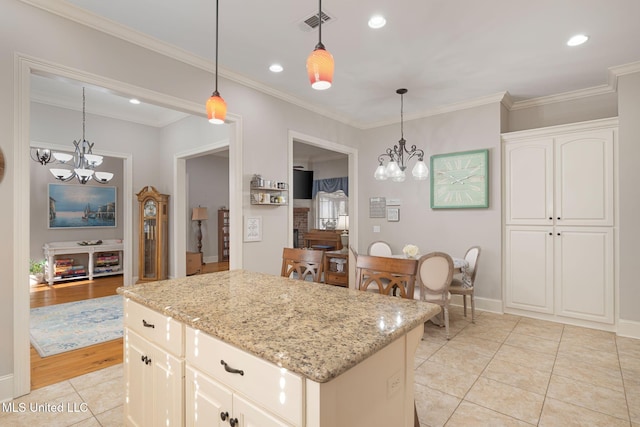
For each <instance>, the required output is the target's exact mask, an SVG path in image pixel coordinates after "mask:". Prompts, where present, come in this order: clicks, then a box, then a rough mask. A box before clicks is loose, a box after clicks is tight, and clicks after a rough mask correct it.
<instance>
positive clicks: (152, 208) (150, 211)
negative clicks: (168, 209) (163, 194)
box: [144, 200, 156, 216]
mask: <svg viewBox="0 0 640 427" xmlns="http://www.w3.org/2000/svg"><path fill="white" fill-rule="evenodd" d="M144 216H156V202H154V201H153V200H147V201H146V202H145V204H144Z"/></svg>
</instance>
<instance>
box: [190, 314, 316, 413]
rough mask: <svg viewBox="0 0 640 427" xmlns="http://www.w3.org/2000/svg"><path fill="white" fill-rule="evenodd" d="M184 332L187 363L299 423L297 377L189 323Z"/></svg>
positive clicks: (300, 392)
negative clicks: (194, 327)
mask: <svg viewBox="0 0 640 427" xmlns="http://www.w3.org/2000/svg"><path fill="white" fill-rule="evenodd" d="M185 335H186V346H185V347H186V355H185V358H186V361H187V363H188V364H189V365H191V366H193V367H195V368H197V369H198V370H200V371H202V372H204V373H206V374H208V375H209V376H211V377H212V378H213V379H215V380H217V381H219V382H221V383H222V384H225V385H226V386H228V387H229V388H231V389H233V390H234V391H235V392H238V393H241V394H242V395H244V396H245V397H246V398H247V399H249V400H250V401H253V402H255V403H257V404H258V405H260V406H261V407H263V408H265V409H267V410H269V411H271V412H272V413H273V414H275V415H277V416H279V417H280V418H282V419H283V420H285V421H287V422H289V423H291V424H293V425H302V424H303V397H304V394H303V382H302V378H301V377H299V376H298V375H296V374H293V373H291V372H289V371H288V370H286V369H284V368H280V367H278V366H276V365H274V364H273V363H270V362H267V361H265V360H263V359H260V358H258V357H256V356H254V355H252V354H249V353H247V352H245V351H243V350H240V349H239V348H237V347H234V346H232V345H230V344H227V343H225V342H223V341H221V340H219V339H217V338H214V337H212V336H211V335H207V334H206V333H204V332H202V331H199V330H197V329H193V328H191V327H189V326H187V327H186V332H185ZM223 362H224V363H226V367H225V365H224V364H223ZM234 370H235V371H234ZM229 371H232V372H229ZM237 371H242V373H240V372H237Z"/></svg>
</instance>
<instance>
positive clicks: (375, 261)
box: [356, 255, 417, 299]
mask: <svg viewBox="0 0 640 427" xmlns="http://www.w3.org/2000/svg"><path fill="white" fill-rule="evenodd" d="M416 266H417V262H416V260H414V259H405V258H387V257H378V256H370V255H358V258H357V259H356V283H357V285H358V289H360V290H361V291H366V290H368V288H369V287H372V288H374V289H375V288H377V290H378V291H379V292H380V293H381V294H383V295H389V294H390V293H391V292H392V290H393V289H394V288H396V289H398V291H399V292H400V296H401V297H402V298H409V299H413V293H414V290H415V284H416Z"/></svg>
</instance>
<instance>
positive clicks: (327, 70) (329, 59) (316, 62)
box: [307, 47, 334, 90]
mask: <svg viewBox="0 0 640 427" xmlns="http://www.w3.org/2000/svg"><path fill="white" fill-rule="evenodd" d="M333 68H334V63H333V55H331V54H330V53H329V52H328V51H327V50H326V49H325V48H324V47H316V48H315V49H314V51H313V52H311V55H309V57H308V58H307V73H308V74H309V82H311V87H312V88H314V89H316V90H325V89H329V88H330V87H331V83H332V82H333Z"/></svg>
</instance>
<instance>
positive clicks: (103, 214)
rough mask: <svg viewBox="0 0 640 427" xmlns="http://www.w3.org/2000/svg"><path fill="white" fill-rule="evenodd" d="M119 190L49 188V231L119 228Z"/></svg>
mask: <svg viewBox="0 0 640 427" xmlns="http://www.w3.org/2000/svg"><path fill="white" fill-rule="evenodd" d="M116 212H117V210H116V187H102V186H100V187H97V186H92V185H73V184H49V208H48V214H49V228H91V227H116Z"/></svg>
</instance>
